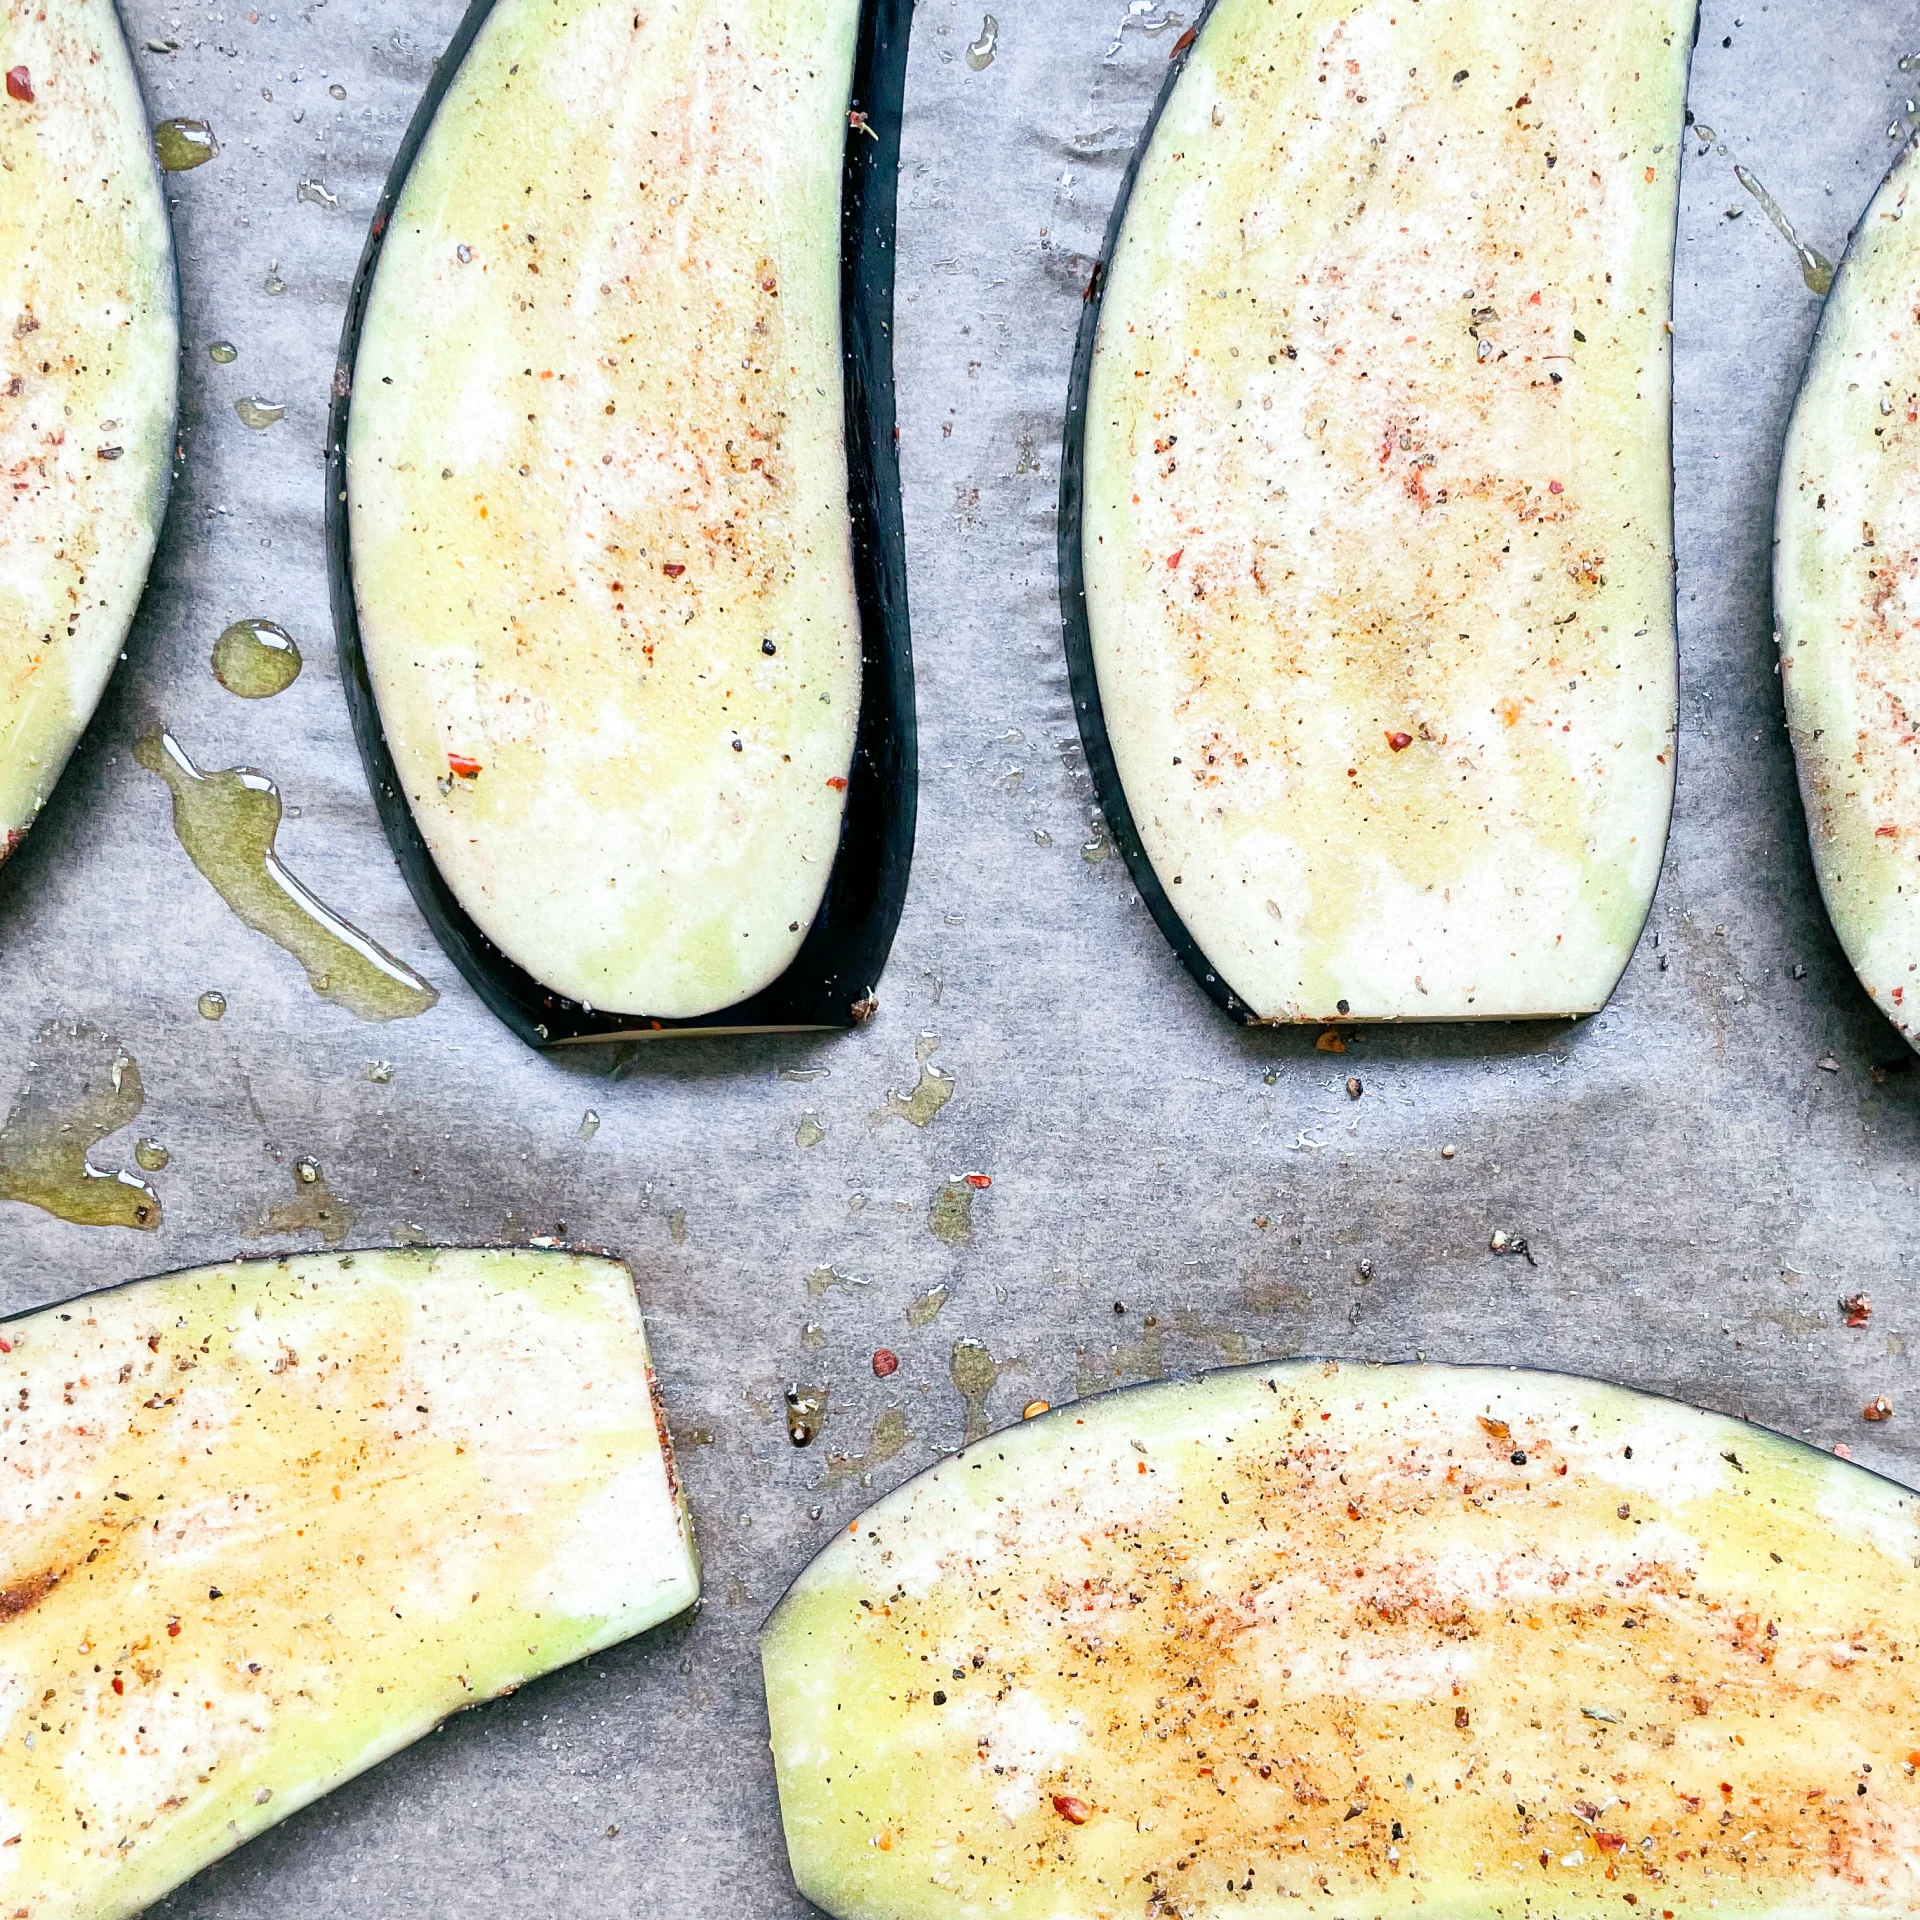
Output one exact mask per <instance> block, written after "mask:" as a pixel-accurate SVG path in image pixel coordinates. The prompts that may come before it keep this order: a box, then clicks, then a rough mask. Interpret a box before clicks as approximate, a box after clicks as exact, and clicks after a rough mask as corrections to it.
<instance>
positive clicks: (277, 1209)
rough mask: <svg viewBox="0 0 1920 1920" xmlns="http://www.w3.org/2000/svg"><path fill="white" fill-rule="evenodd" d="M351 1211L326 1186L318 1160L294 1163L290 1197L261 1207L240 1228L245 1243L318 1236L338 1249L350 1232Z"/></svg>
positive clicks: (352, 1219) (352, 1220) (352, 1218)
mask: <svg viewBox="0 0 1920 1920" xmlns="http://www.w3.org/2000/svg"><path fill="white" fill-rule="evenodd" d="M353 1222H354V1211H353V1209H352V1208H351V1207H350V1206H348V1205H347V1203H346V1202H345V1201H344V1200H342V1199H341V1198H340V1196H339V1195H338V1194H336V1193H335V1192H334V1191H333V1189H332V1188H331V1187H329V1186H328V1185H327V1176H326V1174H325V1173H324V1172H323V1171H322V1170H321V1166H320V1163H319V1161H317V1160H296V1161H295V1162H294V1163H293V1198H292V1199H291V1200H280V1201H276V1202H275V1203H274V1204H273V1205H272V1206H269V1207H263V1208H262V1209H261V1210H260V1211H259V1212H258V1213H256V1214H255V1215H254V1216H253V1217H252V1219H251V1220H249V1221H248V1222H247V1224H246V1225H245V1226H244V1227H242V1228H241V1230H240V1231H241V1235H242V1237H243V1238H245V1239H248V1240H281V1239H288V1238H292V1237H295V1236H299V1237H305V1236H306V1235H307V1234H318V1235H319V1236H320V1239H321V1241H322V1242H323V1243H324V1244H325V1245H327V1246H329V1247H337V1246H340V1245H341V1244H342V1243H343V1242H344V1241H345V1240H346V1237H347V1235H348V1234H349V1233H350V1232H352V1230H353Z"/></svg>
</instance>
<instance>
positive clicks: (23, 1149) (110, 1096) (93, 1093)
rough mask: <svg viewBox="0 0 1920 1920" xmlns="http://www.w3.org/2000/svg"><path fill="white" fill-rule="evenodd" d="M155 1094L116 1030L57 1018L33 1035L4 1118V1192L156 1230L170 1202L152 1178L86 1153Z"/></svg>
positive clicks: (0, 1156) (85, 1219)
mask: <svg viewBox="0 0 1920 1920" xmlns="http://www.w3.org/2000/svg"><path fill="white" fill-rule="evenodd" d="M146 1098H147V1096H146V1089H145V1088H144V1087H143V1086H142V1085H141V1083H140V1067H139V1063H138V1062H137V1061H136V1060H135V1059H134V1057H133V1055H132V1054H130V1053H129V1052H128V1051H127V1050H126V1048H124V1047H123V1046H121V1045H120V1043H119V1042H118V1041H117V1040H115V1039H114V1038H113V1037H112V1035H111V1034H106V1033H102V1032H101V1031H100V1030H99V1029H98V1028H97V1027H90V1026H86V1025H84V1024H83V1023H81V1022H79V1021H66V1020H54V1021H49V1022H48V1024H47V1025H46V1026H44V1027H42V1028H41V1029H40V1031H39V1033H38V1034H37V1035H35V1037H34V1046H33V1057H32V1058H31V1059H30V1060H28V1062H27V1073H26V1078H25V1080H24V1081H23V1082H22V1083H21V1086H20V1091H19V1092H18V1093H16V1094H15V1095H14V1097H13V1106H12V1108H11V1109H10V1111H9V1112H8V1114H7V1123H6V1125H5V1126H4V1127H0V1200H17V1201H19V1202H20V1203H21V1204H22V1205H23V1206H29V1207H38V1208H39V1209H40V1210H41V1212H42V1213H50V1214H52V1215H53V1216H54V1218H55V1219H57V1220H67V1221H71V1222H72V1223H73V1224H74V1225H75V1226H77V1227H131V1228H134V1229H135V1230H136V1231H138V1232H142V1233H152V1232H154V1231H155V1230H156V1229H157V1228H158V1227H159V1225H160V1219H161V1207H160V1196H159V1195H158V1194H157V1193H155V1192H154V1190H153V1188H152V1187H150V1186H149V1185H148V1184H147V1183H146V1181H144V1180H142V1179H141V1178H140V1176H139V1175H138V1174H135V1173H128V1172H126V1171H124V1170H123V1171H121V1172H118V1173H108V1172H103V1171H102V1170H101V1169H100V1168H98V1167H96V1166H94V1165H93V1164H92V1163H91V1162H90V1161H89V1160H88V1158H87V1155H88V1154H89V1153H90V1152H91V1151H92V1150H93V1148H95V1147H96V1146H98V1145H99V1144H100V1142H101V1141H102V1140H104V1139H106V1137H107V1136H108V1135H109V1134H111V1133H118V1132H119V1131H120V1129H121V1128H122V1127H124V1126H127V1125H129V1124H130V1123H131V1122H132V1121H133V1120H135V1119H136V1118H137V1117H138V1116H139V1113H140V1109H141V1108H142V1107H143V1106H145V1105H146ZM161 1165H163V1166H164V1165H165V1161H164V1160H162V1162H161ZM156 1171H157V1169H156Z"/></svg>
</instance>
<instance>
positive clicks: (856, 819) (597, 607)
mask: <svg viewBox="0 0 1920 1920" xmlns="http://www.w3.org/2000/svg"><path fill="white" fill-rule="evenodd" d="M911 11H912V9H911V0H864V4H863V0H804V4H799V5H793V6H785V7H773V6H766V5H755V6H749V7H745V8H742V7H735V6H729V5H723V4H722V3H721V0H662V4H659V5H656V6H652V7H649V8H647V9H646V10H644V11H642V12H635V10H634V9H633V8H632V7H631V6H629V5H626V4H624V3H619V4H616V0H566V4H564V5H561V6H557V7H556V6H553V5H550V4H547V3H546V0H476V4H475V6H474V8H473V10H472V12H471V13H470V14H469V15H468V17H467V20H466V22H465V23H464V25H463V26H462V27H461V29H460V32H459V33H458V35H456V37H455V40H454V43H453V45H452V46H451V47H450V48H449V50H448V53H447V56H446V58H445V60H444V61H443V62H442V64H441V74H442V76H443V77H442V78H441V79H440V80H439V81H437V82H436V84H435V86H434V87H433V88H432V89H431V90H430V91H429V93H428V96H427V98H426V100H425V101H424V102H423V104H422V106H421V109H420V112H419V114H418V115H417V116H416V118H415V121H414V125H413V128H412V130H411V132H410V133H409V135H408V138H407V141H406V144H405V146H404V147H403V149H402V151H401V154H400V158H399V160H398V162H397V163H396V165H395V168H394V172H393V177H392V180H391V181H390V183H389V186H388V189H387V192H386V195H385V197H384V198H383V200H382V202H381V206H380V210H379V212H378V213H377V214H376V215H375V218H374V223H373V232H372V237H371V238H370V240H369V242H368V246H367V252H366V256H365V259H364V261H363V263H362V268H361V275H360V280H359V283H358V286H357V289H356V292H355V295H354V298H353V301H352V305H351V308H350V310H349V315H348V323H347V330H346V337H345V340H344V343H343V345H342V349H341V371H340V375H339V378H338V380H337V381H336V392H337V394H338V396H339V397H338V398H337V400H336V404H335V409H334V422H333V427H334V432H333V441H334V445H333V449H332V463H333V464H332V473H333V480H334V484H333V486H332V488H331V498H330V501H329V506H330V510H331V522H332V524H331V544H332V554H333V597H334V615H335V622H336V626H337V628H338V632H339V638H340V645H341V650H342V657H343V660H344V663H345V666H346V672H347V681H348V686H349V693H350V698H351V699H352V702H353V705H354V718H355V724H356V728H357V730H358V734H359V739H360V745H361V750H362V754H363V756H364V758H365V759H366V762H367V766H368V770H369V774H370V776H371V778H372V782H373V786H374V790H375V794H376V797H377V798H378V800H379V803H380V806H381V810H382V813H383V815H384V817H385V821H386V825H387V830H388V834H389V837H390V838H391V840H392V841H393V844H394V847H395V850H396V852H397V853H398V856H399V858H400V862H401V865H402V867H403V868H404V869H405V872H406V875H407V878H408V880H409V883H410V884H411V886H412V888H413V891H414V894H415V897H416V899H417V900H418V901H419V903H420V905H421V907H422V909H423V911H424V912H425V913H426V915H427V917H428V918H429V920H430V921H431V922H432V924H433V927H434V930H435V932H436V933H437V934H438V936H439V937H440V940H441V942H442V944H443V945H444V946H445V947H446V949H447V952H448V955H449V956H450V957H451V958H452V959H453V961H454V962H455V964H456V965H458V966H459V967H460V969H461V970H462V972H463V973H465V974H466V976H467V978H468V980H469V981H470V982H471V983H472V984H473V985H474V986H475V987H476V988H477V989H478V990H479V992H480V993H481V994H482V996H483V997H484V998H485V999H486V1000H487V1001H488V1003H489V1004H490V1005H491V1006H492V1007H493V1009H494V1010H495V1012H496V1013H498V1014H499V1015H500V1016H501V1017H502V1018H503V1019H505V1020H507V1021H508V1022H509V1023H510V1024H511V1025H513V1026H514V1027H515V1028H516V1029H517V1030H518V1031H520V1032H521V1033H522V1034H523V1035H524V1036H525V1037H526V1038H528V1039H529V1040H531V1041H533V1042H534V1043H536V1044H541V1045H545V1044H553V1043H558V1042H563V1041H569V1040H596V1039H607V1038H617V1037H636V1036H643V1035H646V1034H651V1033H657V1032H665V1031H686V1030H689V1029H692V1030H703V1031H707V1032H741V1031H762V1032H764V1031H782V1030H795V1029H804V1028H823V1027H829V1028H830V1027H844V1026H847V1025H850V1024H853V1023H854V1022H855V1021H856V1020H857V1019H859V1018H861V1017H864V1014H865V1012H866V1010H867V1008H866V1003H868V1002H869V1001H870V999H871V996H872V992H873V989H874V987H875V984H876V983H877V980H878V977H879V974H880V969H881V967H882V965H883V963H884V961H885V958H886V954H887V949H888V947H889V946H890V944H891V942H892V937H893V931H894V927H895V925H896V924H897V922H898V918H899V913H900V906H901V901H902V898H903V895H904V891H905V884H906V875H907V865H908V861H909V858H910V856H911V848H912V838H913V814H914V718H913V689H912V670H911V659H910V652H909V640H908V629H907V598H906V583H905V574H904V542H903V536H902V530H901V520H900V502H899V479H898V460H897V455H896V452H895V448H894V432H893V421H894V410H893V378H892V340H891V318H892V308H893V252H892V243H893V227H894V205H895V189H896V172H897V165H898V157H899V135H900V103H901V95H902V90H903V86H904V77H905V66H906V55H907V33H908V25H909V20H910V16H911Z"/></svg>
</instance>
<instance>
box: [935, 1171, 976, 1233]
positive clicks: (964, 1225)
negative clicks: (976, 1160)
mask: <svg viewBox="0 0 1920 1920" xmlns="http://www.w3.org/2000/svg"><path fill="white" fill-rule="evenodd" d="M927 1231H928V1232H929V1233H931V1234H932V1235H933V1237H934V1238H935V1239H936V1240H944V1241H945V1242H946V1244H947V1245H948V1246H950V1247H965V1246H970V1245H971V1244H972V1242H973V1188H972V1187H970V1186H969V1185H968V1184H967V1183H966V1181H964V1180H949V1181H948V1182H947V1184H946V1185H945V1186H944V1187H942V1188H941V1189H940V1191H939V1192H938V1193H936V1194H935V1195H934V1196H933V1199H932V1201H931V1203H930V1204H929V1205H928V1207H927Z"/></svg>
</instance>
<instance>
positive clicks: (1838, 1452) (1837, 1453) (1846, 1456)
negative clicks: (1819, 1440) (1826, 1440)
mask: <svg viewBox="0 0 1920 1920" xmlns="http://www.w3.org/2000/svg"><path fill="white" fill-rule="evenodd" d="M1833 1452H1834V1458H1835V1459H1837V1460H1851V1459H1852V1458H1853V1449H1852V1448H1851V1447H1850V1446H1848V1445H1847V1443H1846V1442H1845V1441H1844V1440H1842V1441H1840V1442H1839V1443H1838V1444H1837V1445H1836V1446H1835V1447H1834V1449H1833Z"/></svg>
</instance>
